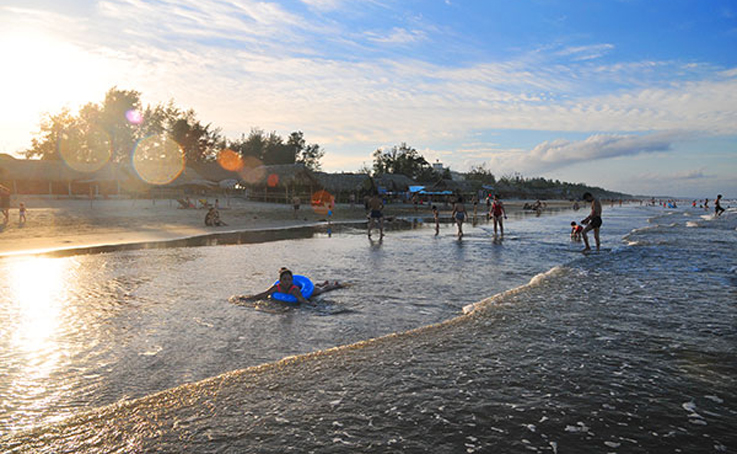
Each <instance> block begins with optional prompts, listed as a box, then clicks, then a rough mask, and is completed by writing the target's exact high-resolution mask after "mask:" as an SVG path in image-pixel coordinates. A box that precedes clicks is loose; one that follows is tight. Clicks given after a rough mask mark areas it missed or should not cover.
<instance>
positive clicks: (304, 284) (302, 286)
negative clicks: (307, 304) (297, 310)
mask: <svg viewBox="0 0 737 454" xmlns="http://www.w3.org/2000/svg"><path fill="white" fill-rule="evenodd" d="M292 282H294V285H296V286H297V287H298V288H299V292H300V293H301V294H302V296H303V297H304V298H305V299H310V297H311V296H312V292H313V291H314V290H315V284H313V283H312V281H311V280H310V279H309V278H307V277H305V276H300V275H299V274H295V275H294V276H293V277H292ZM278 283H279V281H276V282H274V285H277V284H278ZM271 297H272V298H273V299H275V300H279V301H284V302H285V303H296V302H297V298H295V297H294V295H290V294H288V293H281V292H276V293H272V294H271Z"/></svg>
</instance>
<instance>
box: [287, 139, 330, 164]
mask: <svg viewBox="0 0 737 454" xmlns="http://www.w3.org/2000/svg"><path fill="white" fill-rule="evenodd" d="M287 144H288V145H289V146H291V147H292V148H293V149H294V154H295V162H298V163H301V164H304V165H305V167H307V168H308V169H310V170H320V168H321V167H322V166H321V163H320V160H321V159H322V158H323V156H325V151H323V150H322V149H321V148H320V145H317V144H309V145H308V144H307V141H305V138H304V133H303V132H302V131H295V132H293V133H291V134H290V135H289V139H288V140H287Z"/></svg>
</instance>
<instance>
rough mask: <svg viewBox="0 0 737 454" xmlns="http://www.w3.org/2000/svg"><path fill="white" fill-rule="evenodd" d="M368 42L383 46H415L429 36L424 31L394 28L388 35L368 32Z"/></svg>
mask: <svg viewBox="0 0 737 454" xmlns="http://www.w3.org/2000/svg"><path fill="white" fill-rule="evenodd" d="M366 35H367V36H368V40H369V41H372V42H375V43H382V44H414V43H418V42H421V41H425V40H426V39H427V34H426V33H425V32H424V31H422V30H416V29H414V30H407V29H405V28H399V27H394V28H393V29H392V30H391V31H390V32H389V33H388V34H380V33H376V32H367V33H366Z"/></svg>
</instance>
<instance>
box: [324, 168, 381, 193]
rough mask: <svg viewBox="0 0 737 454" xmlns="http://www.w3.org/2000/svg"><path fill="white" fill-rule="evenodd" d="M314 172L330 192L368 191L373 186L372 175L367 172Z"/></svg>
mask: <svg viewBox="0 0 737 454" xmlns="http://www.w3.org/2000/svg"><path fill="white" fill-rule="evenodd" d="M314 174H315V177H316V178H317V181H319V182H320V184H321V185H322V187H323V188H325V189H326V190H327V191H328V192H333V193H339V192H353V191H362V190H363V191H368V190H371V188H372V187H373V183H372V181H371V177H370V176H368V175H367V174H365V173H327V172H315V173H314Z"/></svg>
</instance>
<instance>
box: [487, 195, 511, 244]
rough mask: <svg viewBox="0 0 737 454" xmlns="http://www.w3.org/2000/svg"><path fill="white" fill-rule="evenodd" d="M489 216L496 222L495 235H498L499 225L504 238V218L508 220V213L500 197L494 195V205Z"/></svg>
mask: <svg viewBox="0 0 737 454" xmlns="http://www.w3.org/2000/svg"><path fill="white" fill-rule="evenodd" d="M489 215H490V216H491V218H492V219H493V220H494V235H496V225H497V223H498V224H499V230H501V233H502V236H504V222H503V221H502V216H503V217H504V219H507V211H506V210H505V209H504V204H503V203H502V201H501V200H499V196H498V195H494V203H492V204H491V211H490V212H489Z"/></svg>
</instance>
